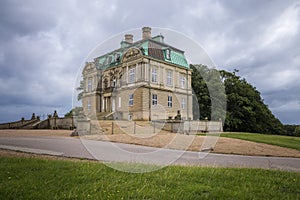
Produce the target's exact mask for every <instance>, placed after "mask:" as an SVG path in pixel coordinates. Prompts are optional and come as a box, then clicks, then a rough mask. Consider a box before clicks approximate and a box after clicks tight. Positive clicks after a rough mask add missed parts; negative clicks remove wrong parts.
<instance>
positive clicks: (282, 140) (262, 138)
mask: <svg viewBox="0 0 300 200" xmlns="http://www.w3.org/2000/svg"><path fill="white" fill-rule="evenodd" d="M220 136H221V137H228V138H236V139H241V140H248V141H252V142H260V143H265V144H271V145H276V146H281V147H287V148H291V149H297V150H300V137H292V136H283V135H266V134H258V133H226V132H224V133H221V135H220Z"/></svg>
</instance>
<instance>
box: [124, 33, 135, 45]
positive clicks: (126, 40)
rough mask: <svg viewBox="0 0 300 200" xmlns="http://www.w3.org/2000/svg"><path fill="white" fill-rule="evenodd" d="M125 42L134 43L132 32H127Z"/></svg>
mask: <svg viewBox="0 0 300 200" xmlns="http://www.w3.org/2000/svg"><path fill="white" fill-rule="evenodd" d="M125 42H128V43H130V44H132V43H133V35H132V34H126V35H125Z"/></svg>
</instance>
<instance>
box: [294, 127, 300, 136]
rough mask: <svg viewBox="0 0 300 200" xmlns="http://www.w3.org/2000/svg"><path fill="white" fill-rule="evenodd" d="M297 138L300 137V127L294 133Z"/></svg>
mask: <svg viewBox="0 0 300 200" xmlns="http://www.w3.org/2000/svg"><path fill="white" fill-rule="evenodd" d="M294 134H295V136H298V137H300V126H297V127H296V128H295V131H294Z"/></svg>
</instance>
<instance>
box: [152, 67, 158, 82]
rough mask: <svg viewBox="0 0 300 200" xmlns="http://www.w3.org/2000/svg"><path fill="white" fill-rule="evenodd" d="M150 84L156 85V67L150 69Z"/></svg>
mask: <svg viewBox="0 0 300 200" xmlns="http://www.w3.org/2000/svg"><path fill="white" fill-rule="evenodd" d="M151 82H152V83H157V67H152V69H151Z"/></svg>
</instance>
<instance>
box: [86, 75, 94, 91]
mask: <svg viewBox="0 0 300 200" xmlns="http://www.w3.org/2000/svg"><path fill="white" fill-rule="evenodd" d="M92 90H93V79H92V78H89V79H88V84H87V91H88V92H91V91H92Z"/></svg>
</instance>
